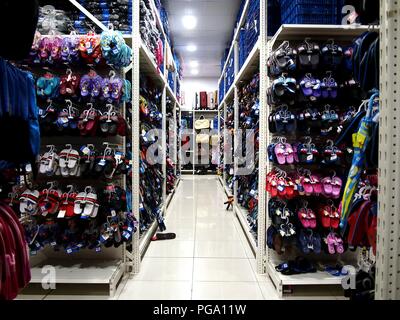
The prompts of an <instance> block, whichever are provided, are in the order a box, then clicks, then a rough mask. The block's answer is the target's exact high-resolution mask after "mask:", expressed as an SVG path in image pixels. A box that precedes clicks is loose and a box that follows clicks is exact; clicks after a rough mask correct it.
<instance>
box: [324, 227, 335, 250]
mask: <svg viewBox="0 0 400 320" xmlns="http://www.w3.org/2000/svg"><path fill="white" fill-rule="evenodd" d="M326 244H327V245H328V252H329V253H330V254H335V253H336V251H335V244H336V239H335V235H334V234H333V233H332V232H331V233H329V234H328V236H327V237H326Z"/></svg>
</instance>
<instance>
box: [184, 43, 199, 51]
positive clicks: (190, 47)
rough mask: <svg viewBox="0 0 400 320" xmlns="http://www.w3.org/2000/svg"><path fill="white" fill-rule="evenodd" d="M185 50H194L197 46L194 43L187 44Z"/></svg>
mask: <svg viewBox="0 0 400 320" xmlns="http://www.w3.org/2000/svg"><path fill="white" fill-rule="evenodd" d="M186 50H187V51H189V52H195V51H196V50H197V47H196V46H195V45H194V44H189V45H188V46H187V47H186Z"/></svg>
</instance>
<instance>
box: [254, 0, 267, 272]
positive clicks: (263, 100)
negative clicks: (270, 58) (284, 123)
mask: <svg viewBox="0 0 400 320" xmlns="http://www.w3.org/2000/svg"><path fill="white" fill-rule="evenodd" d="M267 11H268V3H267V0H261V1H260V119H259V135H260V137H259V140H260V143H259V170H258V175H259V176H258V222H257V225H258V236H257V241H258V245H257V251H258V252H257V257H256V258H257V272H258V273H260V274H264V273H265V272H266V264H265V258H266V251H267V250H266V233H267V232H266V230H267V225H266V212H267V202H266V189H265V187H266V181H265V179H266V176H267V172H266V169H267V139H268V131H267V126H268V121H267V118H268V109H269V108H268V104H267V96H266V92H267V82H268V78H267V54H268V49H267V46H268V42H267V35H268V30H267V28H268V27H267V26H268V23H267V17H268V12H267Z"/></svg>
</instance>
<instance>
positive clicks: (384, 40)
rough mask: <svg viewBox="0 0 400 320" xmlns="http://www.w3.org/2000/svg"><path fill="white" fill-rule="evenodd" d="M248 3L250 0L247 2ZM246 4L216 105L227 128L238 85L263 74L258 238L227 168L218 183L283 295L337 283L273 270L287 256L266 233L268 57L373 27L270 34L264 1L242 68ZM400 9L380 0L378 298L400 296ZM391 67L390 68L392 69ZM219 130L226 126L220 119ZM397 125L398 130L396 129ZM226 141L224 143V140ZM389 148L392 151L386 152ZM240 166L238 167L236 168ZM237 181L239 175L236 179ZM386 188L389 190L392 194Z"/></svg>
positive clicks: (288, 29)
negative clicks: (287, 44) (287, 47)
mask: <svg viewBox="0 0 400 320" xmlns="http://www.w3.org/2000/svg"><path fill="white" fill-rule="evenodd" d="M247 2H248V1H247ZM247 7H248V3H246V4H245V6H244V11H243V13H242V17H241V18H240V20H239V24H238V28H237V29H236V30H235V35H234V38H233V42H232V44H231V46H230V49H229V53H228V54H227V59H226V63H225V66H224V67H223V70H222V75H221V78H220V80H219V83H218V87H219V88H220V92H219V97H220V104H219V107H218V110H219V115H220V116H221V118H222V119H223V123H224V129H226V119H227V116H228V113H227V111H229V106H230V105H231V104H233V105H234V110H235V112H237V111H238V102H239V101H238V95H237V89H238V87H239V86H240V84H241V83H242V81H243V80H248V79H250V78H251V76H252V75H254V74H255V73H256V72H258V70H259V72H260V115H259V126H260V127H259V135H260V140H259V185H258V205H259V207H258V217H257V220H258V234H257V241H255V239H254V238H252V237H253V236H252V234H251V233H250V232H249V225H248V223H247V219H246V215H247V212H243V210H241V208H240V207H238V205H237V203H236V201H237V198H236V196H237V194H236V190H237V184H236V181H235V184H234V186H233V191H231V190H230V189H229V186H228V184H227V183H226V181H227V174H226V172H224V173H223V175H222V176H221V177H220V179H219V180H220V182H221V185H222V187H223V188H224V190H225V192H226V194H227V195H228V196H230V195H234V196H235V206H234V208H235V213H236V215H237V217H238V218H239V219H238V220H239V221H240V223H241V225H242V227H243V230H244V232H245V234H246V235H247V238H248V239H249V243H250V245H251V246H252V248H253V251H254V252H255V255H256V257H257V271H258V273H260V274H266V275H267V276H268V277H270V279H271V280H272V282H273V283H274V285H275V287H276V289H277V292H278V294H279V295H280V296H282V295H283V293H284V289H285V288H286V287H291V288H293V287H296V286H312V285H314V286H321V285H327V286H329V285H338V286H340V284H341V280H342V279H341V278H340V277H334V276H331V275H330V274H328V273H326V272H325V273H324V272H316V273H310V274H303V275H288V276H285V275H282V274H281V273H279V272H277V271H276V270H275V266H276V265H278V264H279V263H281V262H283V259H284V258H283V257H282V256H278V255H277V254H276V253H275V252H274V251H272V250H270V249H268V248H267V246H266V231H267V229H268V226H269V225H270V223H271V222H270V221H269V218H268V200H269V197H268V194H267V192H266V181H265V180H266V174H267V173H268V172H269V171H270V169H271V168H272V164H271V163H269V162H268V155H267V146H268V145H269V143H270V142H271V140H272V135H271V134H269V130H268V121H267V119H268V115H269V113H270V111H271V107H270V106H269V105H268V103H267V95H266V93H267V89H268V88H269V87H270V85H271V82H270V81H271V80H270V79H269V78H268V75H267V59H268V56H269V55H270V54H271V52H272V51H273V50H274V49H276V48H277V46H279V44H281V43H282V42H283V41H285V40H289V41H294V42H296V41H298V42H301V41H303V40H304V38H307V37H311V38H312V39H316V40H318V39H320V40H322V39H324V40H326V39H331V38H334V39H335V40H337V41H339V42H343V43H349V42H351V41H352V40H353V39H354V38H355V37H357V36H359V35H360V34H362V33H363V32H366V31H368V30H370V29H371V27H369V26H359V25H346V26H340V25H294V24H293V25H282V26H281V28H280V29H279V30H278V31H277V33H276V34H275V36H273V37H270V38H267V24H266V23H265V22H266V21H267V19H266V17H267V2H266V1H261V4H260V10H261V12H260V22H261V23H260V26H261V27H260V37H259V40H258V42H257V44H256V45H255V47H254V48H253V50H252V51H251V53H250V54H249V56H248V57H247V59H246V60H245V62H244V64H243V67H241V68H239V65H238V63H237V62H236V60H237V58H238V35H239V30H240V27H241V26H242V25H243V21H244V15H245V12H246V10H247ZM399 15H400V7H399V3H398V2H396V1H388V2H386V1H381V26H384V27H383V28H381V30H380V33H381V44H380V45H381V62H380V63H381V88H380V91H381V95H380V96H381V110H382V112H381V120H380V121H384V126H382V128H383V129H382V131H381V132H380V153H379V154H380V159H379V161H380V164H379V195H378V199H379V216H378V236H377V255H376V268H377V279H376V298H377V299H387V298H389V299H396V298H398V297H399V290H398V287H399V277H398V263H395V261H398V257H397V254H398V248H399V240H398V236H396V235H398V225H399V224H398V213H397V212H398V204H397V203H396V199H397V195H398V185H397V180H398V179H397V168H396V166H397V165H396V162H397V161H398V154H399V152H398V150H397V149H398V146H397V143H396V142H395V141H396V140H395V139H396V137H397V131H396V130H397V129H396V128H398V125H399V124H398V119H399V117H398V115H397V109H396V107H395V106H396V104H397V98H396V94H395V93H396V92H397V91H398V90H399V88H398V86H399V83H400V80H399V79H397V78H398V75H399V72H397V71H396V70H397V68H398V52H397V47H398V36H397V33H396V31H397V29H398V27H399V21H400V20H399V18H400V17H399ZM232 56H233V57H234V59H233V61H234V65H235V70H234V80H233V82H232V85H231V86H230V87H228V88H226V82H227V81H229V83H231V80H230V79H227V76H226V71H227V69H228V68H229V67H230V66H229V64H230V63H231V62H232V58H231V57H232ZM389 70H391V71H390V72H389ZM234 118H235V121H234V122H235V124H234V128H235V129H237V128H238V124H239V122H238V117H237V116H235V117H234ZM220 123H221V124H220V130H222V129H223V126H222V122H220ZM393 128H394V129H393ZM221 139H223V141H227V140H228V138H227V137H226V131H225V135H223V134H221ZM222 144H223V142H222ZM386 150H392V152H388V151H386ZM222 152H223V151H222V148H221V156H220V158H221V159H222V163H221V164H220V168H221V171H225V168H226V167H227V164H226V159H227V158H226V154H224V155H223V156H222ZM235 169H236V167H235ZM235 180H236V179H235ZM388 190H391V191H390V192H389V191H388ZM358 259H359V254H358V253H357V252H349V253H347V254H346V255H344V256H343V257H341V261H340V262H342V263H343V262H344V263H346V262H347V263H349V264H353V265H356V263H357V260H358Z"/></svg>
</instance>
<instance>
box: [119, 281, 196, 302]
mask: <svg viewBox="0 0 400 320" xmlns="http://www.w3.org/2000/svg"><path fill="white" fill-rule="evenodd" d="M191 289H192V284H191V281H131V282H129V283H127V285H126V286H125V288H124V289H123V291H122V292H121V294H120V296H119V298H118V299H119V300H190V298H191Z"/></svg>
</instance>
